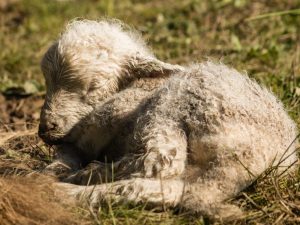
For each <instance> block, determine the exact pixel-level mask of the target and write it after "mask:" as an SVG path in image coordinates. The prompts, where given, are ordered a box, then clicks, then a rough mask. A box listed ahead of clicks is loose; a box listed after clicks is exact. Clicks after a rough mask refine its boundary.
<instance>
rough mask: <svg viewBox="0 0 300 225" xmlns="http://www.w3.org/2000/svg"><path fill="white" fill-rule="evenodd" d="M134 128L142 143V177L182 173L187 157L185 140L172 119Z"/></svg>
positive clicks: (172, 175) (165, 176)
mask: <svg viewBox="0 0 300 225" xmlns="http://www.w3.org/2000/svg"><path fill="white" fill-rule="evenodd" d="M152 122H153V123H150V124H149V125H147V126H145V125H142V126H140V128H137V129H136V130H135V133H136V134H137V135H136V136H137V137H138V139H140V140H139V141H140V142H141V143H142V144H141V145H142V147H141V148H142V151H144V153H143V154H144V155H143V156H142V157H141V160H142V162H143V163H142V164H143V168H142V170H143V176H144V177H149V178H150V177H162V178H170V177H175V176H178V175H180V174H182V173H183V171H184V169H185V163H186V158H187V140H186V136H185V133H184V131H183V130H182V129H180V128H179V125H178V124H176V123H175V122H174V121H172V120H164V121H157V120H154V121H152Z"/></svg>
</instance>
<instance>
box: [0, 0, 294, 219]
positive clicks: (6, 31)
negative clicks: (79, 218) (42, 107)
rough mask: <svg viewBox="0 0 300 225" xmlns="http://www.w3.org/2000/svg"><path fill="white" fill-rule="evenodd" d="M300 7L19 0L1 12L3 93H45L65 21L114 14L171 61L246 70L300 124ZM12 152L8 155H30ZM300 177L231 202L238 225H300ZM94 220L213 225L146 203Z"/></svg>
mask: <svg viewBox="0 0 300 225" xmlns="http://www.w3.org/2000/svg"><path fill="white" fill-rule="evenodd" d="M299 9H300V1H298V0H286V1H281V0H272V1H267V0H264V1H255V2H253V1H250V0H218V1H217V0H214V1H208V0H207V1H204V0H175V1H174V0H164V1H162V0H161V1H160V0H153V1H143V0H123V1H118V0H114V1H112V0H103V1H102V0H99V1H97V0H87V1H79V0H78V1H76V0H75V1H55V0H52V1H48V0H23V1H21V0H20V1H18V2H17V3H15V4H14V5H11V6H9V7H6V8H5V9H0V10H1V11H0V91H2V92H6V91H8V90H9V88H11V87H21V89H22V90H23V91H24V92H28V93H31V92H32V93H35V92H41V91H43V90H44V83H43V78H42V75H41V72H40V68H39V63H40V60H41V57H42V55H43V53H44V52H45V51H46V49H47V48H48V47H49V45H50V44H51V43H52V42H53V41H54V40H55V39H56V38H57V36H58V35H59V33H60V32H61V31H62V29H63V27H64V26H65V24H67V22H68V21H69V20H71V19H73V18H78V17H82V18H89V19H99V18H103V17H115V18H118V19H120V20H123V21H124V22H125V23H128V24H129V25H131V26H133V27H135V28H136V29H137V30H139V31H140V32H142V34H143V36H144V37H145V39H147V41H148V43H149V44H150V46H152V48H153V51H154V52H155V53H156V54H157V56H158V57H159V58H161V59H163V60H165V61H168V62H176V63H181V64H189V63H192V62H198V61H202V60H205V59H207V58H212V59H214V60H220V61H222V62H224V63H226V64H229V65H232V66H233V67H235V68H237V69H239V70H241V71H242V70H245V71H247V72H248V74H249V75H250V76H251V77H253V78H254V79H256V80H258V81H259V82H260V83H261V84H263V85H264V86H266V87H267V88H269V89H271V90H272V91H273V92H274V93H275V94H276V95H277V96H278V98H279V99H280V100H282V101H283V103H284V104H285V106H286V108H287V109H288V111H289V113H290V115H291V116H292V117H293V118H294V119H295V120H296V121H297V123H298V125H300V26H299V24H300V15H299ZM33 150H35V151H38V149H36V148H33ZM12 151H13V150H12V149H9V151H8V153H7V154H9V155H7V156H6V157H10V158H22V157H24V156H20V155H18V154H14V153H13V152H12ZM24 154H25V153H24ZM26 154H28V153H26ZM43 157H45V158H47V159H49V158H50V156H49V157H47V155H46V154H45V156H43ZM22 159H23V158H22ZM26 159H28V158H26ZM299 178H300V176H299V175H297V176H292V175H289V176H287V177H285V178H278V177H277V176H276V174H270V175H269V176H268V177H267V178H265V179H264V180H259V181H258V182H257V184H255V185H253V186H252V187H251V188H249V189H248V190H247V191H246V192H245V193H243V194H241V196H239V197H238V198H236V199H234V200H232V201H233V202H235V203H236V204H238V205H240V206H241V207H242V208H243V209H244V210H245V211H246V213H247V216H246V217H245V218H244V220H242V221H237V224H245V223H249V224H255V223H258V222H259V223H262V224H264V223H265V224H272V223H274V222H276V221H277V222H278V223H281V222H282V221H287V223H288V224H297V223H298V222H299V221H300V220H299V219H297V216H298V218H300V208H299V204H300V198H299V182H300V180H299ZM88 213H90V212H88ZM91 215H92V216H91V218H92V219H91V220H92V221H93V223H96V224H114V223H115V224H208V222H207V221H206V220H205V221H204V220H203V218H202V217H197V216H191V215H185V214H180V213H177V212H176V210H175V211H172V210H170V211H167V212H152V211H149V210H146V209H144V207H143V206H138V207H132V206H115V205H113V204H112V205H109V204H108V205H107V206H102V207H101V208H99V211H98V212H94V213H92V214H91Z"/></svg>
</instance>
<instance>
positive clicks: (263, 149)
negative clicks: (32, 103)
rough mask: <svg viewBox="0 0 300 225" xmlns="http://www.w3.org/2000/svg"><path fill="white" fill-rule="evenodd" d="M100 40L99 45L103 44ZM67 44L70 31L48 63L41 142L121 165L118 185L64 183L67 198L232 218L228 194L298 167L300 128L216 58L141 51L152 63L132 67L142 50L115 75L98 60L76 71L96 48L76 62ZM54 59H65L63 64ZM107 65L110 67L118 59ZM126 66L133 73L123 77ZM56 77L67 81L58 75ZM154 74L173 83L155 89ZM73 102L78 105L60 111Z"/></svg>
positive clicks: (264, 93) (61, 186)
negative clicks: (187, 60)
mask: <svg viewBox="0 0 300 225" xmlns="http://www.w3.org/2000/svg"><path fill="white" fill-rule="evenodd" d="M84 23H90V22H87V21H86V22H79V25H78V26H77V24H76V23H75V24H73V25H72V26H73V27H72V28H71V30H76V31H77V32H79V33H80V30H81V29H82V31H84V32H85V30H84V29H83V27H81V26H80V25H83V24H84ZM91 23H92V24H93V26H94V27H95V30H97V29H96V27H97V26H98V23H99V24H101V23H104V24H105V23H106V22H103V21H102V22H91ZM109 25H110V26H112V27H114V25H115V24H111V23H109ZM109 29H112V30H113V29H114V28H109ZM67 33H68V32H67ZM109 34H111V33H110V32H108V33H105V34H103V33H101V35H104V36H105V35H109ZM101 35H100V36H96V37H97V38H96V39H99V40H100V39H101V38H103V36H101ZM90 36H91V37H94V35H91V34H90V33H88V37H87V38H89V37H90ZM109 39H110V40H111V39H112V38H111V37H110V38H109ZM62 40H64V35H63V36H62V38H61V40H60V41H59V42H58V44H56V45H54V47H55V48H54V49H56V50H55V51H53V50H52V49H53V48H52V49H50V50H49V51H48V53H46V56H45V57H44V60H43V62H42V69H43V72H44V74H45V78H46V81H47V98H46V102H45V106H44V108H43V110H42V113H41V116H42V117H41V125H40V136H41V137H42V138H43V139H44V140H45V141H48V142H54V143H65V144H71V145H74V146H76V148H78V149H79V151H81V152H82V153H83V154H84V156H85V157H86V159H87V161H90V160H92V159H98V158H99V157H101V155H103V154H105V155H106V156H111V160H112V161H115V160H118V162H117V163H114V167H115V168H114V170H115V175H116V176H117V178H118V179H119V180H118V181H115V182H113V183H106V184H98V185H96V186H90V187H86V186H84V185H83V186H80V185H74V184H66V183H59V184H57V187H58V188H59V189H61V190H63V191H64V192H65V193H66V195H67V196H68V197H69V198H75V199H76V198H79V197H85V198H90V200H91V203H92V204H95V205H97V204H98V203H99V202H101V201H103V200H105V199H106V198H113V199H114V200H115V201H133V202H136V203H138V202H148V203H153V204H162V203H164V204H165V205H166V206H171V207H175V206H181V207H184V208H186V209H190V210H193V211H195V212H200V213H203V214H205V215H209V216H213V217H216V216H219V217H222V218H226V217H229V216H232V215H236V214H237V213H238V212H239V209H237V208H236V207H235V206H232V205H228V204H226V203H224V201H225V200H226V199H227V198H229V197H232V196H234V195H236V194H237V193H238V192H239V191H241V190H242V189H243V188H245V187H246V186H248V185H249V184H251V182H253V181H254V180H255V179H256V178H257V177H258V176H259V175H260V174H261V173H263V172H264V171H265V170H266V169H267V168H269V167H270V166H273V165H280V166H281V167H282V168H283V169H285V168H292V167H294V165H295V163H296V162H297V156H296V153H295V149H296V145H297V143H296V142H295V141H294V139H295V137H296V135H297V130H296V125H295V123H294V122H293V121H292V120H291V119H290V118H289V116H288V115H287V113H286V112H285V110H284V109H283V106H282V104H281V103H280V102H279V101H278V100H277V99H276V97H274V95H273V94H271V93H270V92H269V91H268V90H266V88H262V87H260V86H259V85H258V84H257V83H256V82H255V81H253V80H251V79H249V78H248V77H247V75H244V74H241V73H239V72H237V71H236V70H234V69H230V68H228V67H227V66H225V65H222V64H215V63H212V62H206V63H201V64H196V65H191V66H189V67H185V68H183V67H179V66H176V65H174V66H173V65H169V64H165V63H163V62H161V61H159V60H157V59H156V58H154V57H153V56H149V52H147V51H146V50H144V51H143V53H145V52H147V54H148V55H147V54H146V55H143V57H142V58H143V59H145V58H146V59H147V60H141V61H142V63H140V62H141V61H138V63H134V69H128V68H132V67H131V66H132V65H133V64H132V63H131V62H132V61H131V60H128V61H126V59H132V55H135V56H136V54H137V52H140V51H139V50H138V49H139V47H141V46H143V47H145V46H144V45H139V46H137V48H136V49H135V52H133V53H132V52H131V53H132V55H130V56H129V57H128V56H126V57H125V61H124V60H123V61H122V64H121V63H120V62H118V61H117V62H118V63H117V64H116V65H122V66H119V67H118V70H117V71H118V72H117V73H110V72H108V73H107V74H105V71H107V70H106V69H105V68H104V66H103V65H104V64H102V66H103V67H102V66H101V67H98V66H99V65H98V62H97V63H94V61H93V60H91V63H89V62H84V63H81V64H80V68H77V67H76V65H77V63H78V62H82V60H85V59H86V58H91V57H90V52H89V51H88V52H85V51H84V49H88V50H90V49H92V47H91V46H89V45H88V44H86V43H85V42H83V43H84V44H85V45H84V44H82V46H84V48H83V49H79V50H78V51H77V52H79V53H80V54H79V55H76V60H75V61H74V64H72V65H70V61H68V59H69V58H68V56H67V53H65V52H63V51H62V49H64V47H63V46H64V45H67V44H68V43H67V42H71V43H73V42H72V41H70V39H68V41H66V42H62ZM133 40H134V41H136V39H133ZM81 41H82V40H81ZM62 43H64V44H62ZM91 43H92V45H93V46H98V44H96V45H95V43H94V42H91ZM111 44H112V43H111ZM132 45H133V44H132ZM79 46H81V44H80V43H79ZM108 46H110V45H108ZM112 46H113V45H112ZM133 46H134V45H133ZM76 47H78V46H77V45H76ZM72 49H75V48H74V46H73V48H72ZM54 52H55V53H54ZM109 52H110V51H109ZM62 53H63V54H62ZM91 53H92V54H94V53H93V51H91ZM64 54H65V55H66V57H65V55H64ZM58 55H59V56H58ZM138 55H140V53H139V54H138ZM81 56H83V59H81V58H80V57H81ZM118 56H120V55H118ZM55 57H56V59H59V58H63V59H62V60H60V63H57V61H55V60H54V58H55ZM133 58H135V59H136V57H133ZM109 59H112V58H109ZM116 59H117V60H118V59H123V58H122V57H120V58H116V57H115V58H114V62H115V61H116ZM71 62H72V61H71ZM126 63H128V64H130V65H127V66H126ZM44 64H46V66H45V65H44ZM99 64H100V63H99ZM105 65H108V66H109V65H111V64H110V61H109V60H108V61H106V64H105ZM116 65H114V66H116ZM140 65H142V66H140ZM153 65H154V66H153ZM109 67H113V66H109ZM53 68H54V69H53ZM98 68H101V72H99V74H101V76H100V78H99V79H97V85H96V87H95V86H94V88H93V89H92V93H93V94H91V97H89V96H88V97H84V94H83V93H81V92H79V90H80V91H82V90H83V91H84V90H86V89H87V88H88V87H89V86H90V85H91V84H93V83H94V81H93V82H92V83H90V82H91V81H92V80H93V79H95V77H96V76H97V74H98V72H94V69H98ZM120 68H123V69H124V68H126V70H125V72H124V71H123V70H122V69H120ZM51 70H52V71H51ZM90 70H91V71H90ZM82 71H84V75H85V76H84V77H82V76H83V72H82ZM58 72H59V74H60V76H59V79H58V77H57V76H56V75H55V73H58ZM89 74H91V76H88V75H89ZM153 74H155V76H157V77H160V76H163V75H164V74H168V75H171V77H170V78H168V79H166V78H163V82H161V83H160V82H158V83H157V82H154V83H155V85H154V86H152V87H153V88H150V89H151V90H150V89H147V88H146V90H145V89H144V87H148V85H149V83H152V82H153V81H152V80H151V78H147V77H151V76H153ZM70 75H71V76H70ZM108 76H110V77H109V78H108V80H106V77H108ZM91 77H93V78H91ZM139 77H144V78H143V79H142V80H139V79H138V78H139ZM69 78H71V79H69ZM144 79H150V80H147V81H145V80H144ZM103 80H105V81H103ZM154 80H156V79H154ZM71 82H72V83H71ZM69 83H71V84H73V86H72V87H71V86H70V84H69ZM99 84H103V85H102V86H101V85H99ZM85 85H86V86H87V87H86V86H85ZM150 86H151V85H150ZM84 87H85V88H84ZM141 87H142V88H141ZM68 101H70V103H71V105H70V106H68V107H66V108H61V107H58V105H60V106H62V105H66V104H67V102H68ZM76 101H77V102H76ZM78 102H80V103H78ZM86 102H89V104H86ZM54 104H57V105H56V106H55V107H54ZM258 106H259V107H258ZM56 110H57V112H56V115H54V113H55V111H56ZM64 113H65V114H64ZM50 115H51V117H50ZM55 116H62V117H63V120H61V121H62V122H60V123H58V122H57V121H56V119H59V118H56V117H55ZM49 121H51V122H50V125H48V123H49ZM54 124H55V125H54ZM59 124H60V125H59ZM44 126H47V129H46V131H45V130H44ZM62 127H63V128H65V130H62ZM97 135H99V136H97ZM97 137H98V138H97ZM102 169H103V166H102V164H100V165H98V167H97V168H96V170H99V171H100V174H101V173H102ZM85 172H86V170H83V171H79V172H78V173H75V174H74V175H72V176H70V177H69V178H67V179H66V180H69V181H72V180H74V179H75V180H76V179H77V180H78V178H79V180H80V179H81V178H82V177H84V176H87V174H86V173H85ZM79 183H81V181H79Z"/></svg>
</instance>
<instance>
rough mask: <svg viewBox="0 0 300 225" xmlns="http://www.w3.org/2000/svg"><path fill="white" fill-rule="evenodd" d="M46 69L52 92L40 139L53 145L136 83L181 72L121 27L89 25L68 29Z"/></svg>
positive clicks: (45, 60) (44, 111)
mask: <svg viewBox="0 0 300 225" xmlns="http://www.w3.org/2000/svg"><path fill="white" fill-rule="evenodd" d="M41 68H42V71H43V74H44V76H45V80H46V87H47V93H46V99H45V104H44V106H43V108H42V111H41V118H40V127H39V135H40V137H41V138H42V139H43V140H44V141H46V142H48V143H58V142H61V141H65V137H66V135H67V134H70V132H71V131H72V128H74V126H75V125H76V124H78V123H79V122H80V121H81V120H82V119H83V118H84V117H86V116H87V115H88V114H89V113H90V112H91V111H93V109H94V108H95V107H96V106H97V105H99V104H101V103H102V102H103V101H104V100H105V99H107V98H108V97H110V96H111V95H113V94H115V93H116V92H118V91H119V90H120V88H121V87H124V86H125V85H126V84H127V83H128V82H129V81H131V80H133V79H134V78H136V77H142V76H149V75H150V76H159V75H166V74H169V73H170V72H172V71H173V69H175V70H177V69H178V67H177V66H174V67H173V66H172V65H169V64H165V63H163V62H160V61H158V60H157V59H156V58H155V57H154V56H153V55H152V53H151V52H150V51H149V50H148V49H147V47H146V45H145V43H144V42H143V41H142V40H141V39H140V38H139V36H138V35H136V34H134V33H132V32H130V31H125V30H124V28H123V26H122V25H121V24H120V23H115V22H107V21H100V22H97V21H88V20H85V21H75V22H72V23H71V24H69V25H68V27H67V29H66V31H65V32H64V33H63V34H62V35H61V37H60V38H59V40H58V41H57V42H56V43H55V44H53V45H52V46H51V47H50V48H49V50H48V51H47V52H46V54H45V56H44V57H43V60H42V63H41ZM67 136H68V137H70V136H72V137H74V135H67ZM68 141H73V140H68Z"/></svg>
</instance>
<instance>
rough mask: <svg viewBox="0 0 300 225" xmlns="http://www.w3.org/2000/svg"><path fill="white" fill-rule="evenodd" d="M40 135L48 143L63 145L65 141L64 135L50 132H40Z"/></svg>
mask: <svg viewBox="0 0 300 225" xmlns="http://www.w3.org/2000/svg"><path fill="white" fill-rule="evenodd" d="M38 135H39V137H40V138H41V139H42V140H43V141H44V142H45V143H46V144H48V145H61V144H63V143H65V141H64V137H58V136H55V135H51V134H50V133H41V132H40V131H39V132H38Z"/></svg>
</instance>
